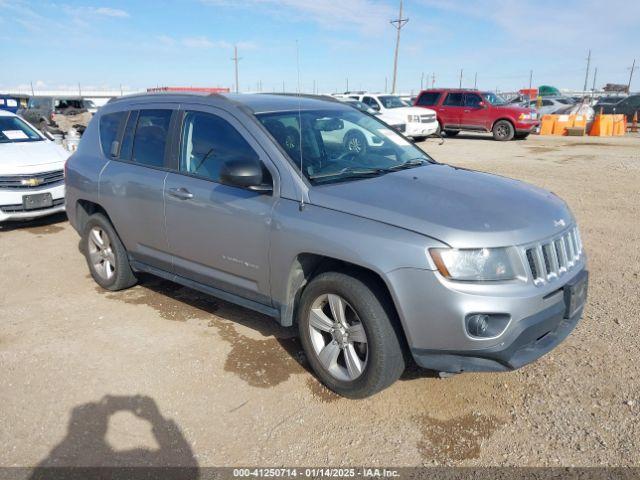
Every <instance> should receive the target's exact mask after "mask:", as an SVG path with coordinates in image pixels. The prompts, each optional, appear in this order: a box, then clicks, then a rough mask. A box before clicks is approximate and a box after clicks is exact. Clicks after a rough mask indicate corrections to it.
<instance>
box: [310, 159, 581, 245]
mask: <svg viewBox="0 0 640 480" xmlns="http://www.w3.org/2000/svg"><path fill="white" fill-rule="evenodd" d="M309 199H310V202H311V203H312V204H314V205H318V206H321V207H325V208H330V209H332V210H337V211H342V212H345V213H349V214H352V215H356V216H359V217H365V218H368V219H371V220H376V221H380V222H384V223H387V224H389V225H394V226H397V227H400V228H404V229H406V230H411V231H414V232H417V233H420V234H423V235H427V236H429V237H432V238H435V239H437V240H440V241H442V242H444V243H447V244H448V245H450V246H452V247H457V248H483V247H501V246H512V245H522V244H526V243H529V242H533V241H536V240H540V239H543V238H546V237H549V236H551V235H553V234H556V233H558V232H560V231H561V230H563V229H565V228H566V227H567V226H569V225H571V224H572V223H573V217H572V215H571V212H570V211H569V209H568V208H567V206H566V205H565V203H564V202H563V201H562V200H561V199H560V198H558V197H557V196H555V195H554V194H552V193H551V192H548V191H546V190H543V189H540V188H537V187H534V186H532V185H529V184H526V183H524V182H520V181H518V180H512V179H508V178H504V177H499V176H496V175H491V174H488V173H481V172H475V171H471V170H465V169H459V168H455V167H451V166H448V165H443V164H434V165H428V166H424V167H419V168H413V169H409V170H402V171H399V172H394V173H389V174H386V175H382V176H380V177H374V178H370V179H365V180H356V181H351V182H344V183H337V184H332V185H324V186H317V187H313V188H312V189H311V191H310V192H309Z"/></svg>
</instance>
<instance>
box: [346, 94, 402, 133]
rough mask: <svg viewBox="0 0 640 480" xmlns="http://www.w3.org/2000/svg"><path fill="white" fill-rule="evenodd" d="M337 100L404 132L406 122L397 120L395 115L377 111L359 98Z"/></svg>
mask: <svg viewBox="0 0 640 480" xmlns="http://www.w3.org/2000/svg"><path fill="white" fill-rule="evenodd" d="M338 100H340V101H341V102H344V103H346V104H347V105H351V106H352V107H355V108H357V109H358V110H360V111H361V112H365V113H368V114H369V115H375V116H376V117H378V119H380V120H382V121H383V122H384V123H386V124H387V125H389V126H390V127H391V128H393V129H394V130H395V131H397V132H400V133H404V132H406V130H407V124H406V123H405V122H401V121H399V120H398V119H397V118H396V117H395V116H389V115H385V114H384V113H382V112H377V111H375V110H374V109H373V108H371V107H370V106H368V105H367V104H366V103H362V102H361V101H359V100H353V99H352V98H338Z"/></svg>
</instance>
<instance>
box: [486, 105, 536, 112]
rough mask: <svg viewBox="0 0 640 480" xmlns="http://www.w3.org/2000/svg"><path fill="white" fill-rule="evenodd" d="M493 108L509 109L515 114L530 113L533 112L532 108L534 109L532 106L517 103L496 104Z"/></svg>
mask: <svg viewBox="0 0 640 480" xmlns="http://www.w3.org/2000/svg"><path fill="white" fill-rule="evenodd" d="M493 108H494V109H495V110H502V111H509V112H513V113H515V114H520V113H526V114H528V113H531V110H532V108H530V107H523V106H521V105H516V104H506V105H495V106H494V107H493Z"/></svg>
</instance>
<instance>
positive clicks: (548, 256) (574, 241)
mask: <svg viewBox="0 0 640 480" xmlns="http://www.w3.org/2000/svg"><path fill="white" fill-rule="evenodd" d="M525 256H526V258H527V263H528V265H529V270H530V272H531V276H532V278H533V282H534V283H535V284H536V285H543V284H545V283H547V282H550V281H552V280H554V279H556V278H559V277H561V276H562V275H564V274H565V273H567V272H569V271H571V270H572V269H573V268H574V267H575V266H576V265H577V264H578V261H579V260H580V257H581V256H582V241H581V240H580V233H579V232H578V228H577V227H573V228H571V229H569V230H566V231H565V232H564V233H562V234H561V235H559V236H557V237H552V238H550V239H548V240H545V241H543V242H540V243H537V244H535V245H531V246H529V247H527V248H526V249H525Z"/></svg>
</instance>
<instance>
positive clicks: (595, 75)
mask: <svg viewBox="0 0 640 480" xmlns="http://www.w3.org/2000/svg"><path fill="white" fill-rule="evenodd" d="M597 77H598V67H596V69H595V70H594V71H593V86H592V87H591V93H592V94H593V93H595V91H596V78H597Z"/></svg>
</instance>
